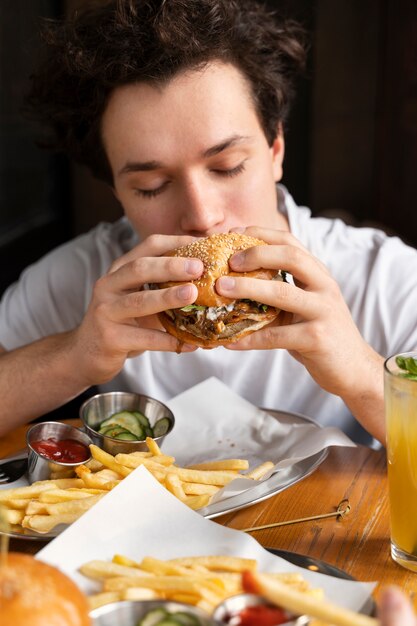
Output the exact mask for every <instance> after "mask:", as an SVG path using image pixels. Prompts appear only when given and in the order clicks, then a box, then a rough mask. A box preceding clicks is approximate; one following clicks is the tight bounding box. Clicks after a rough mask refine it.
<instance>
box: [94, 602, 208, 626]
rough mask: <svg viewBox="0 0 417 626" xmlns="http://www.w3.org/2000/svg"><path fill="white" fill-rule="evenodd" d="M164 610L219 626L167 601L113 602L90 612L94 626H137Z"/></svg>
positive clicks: (199, 613)
mask: <svg viewBox="0 0 417 626" xmlns="http://www.w3.org/2000/svg"><path fill="white" fill-rule="evenodd" d="M159 608H163V609H166V610H167V611H184V612H187V613H191V614H192V615H194V616H195V617H197V618H198V620H199V621H200V624H201V626H218V624H216V622H215V621H214V620H213V619H212V618H211V617H210V616H209V614H208V613H206V612H205V611H202V610H201V609H199V608H197V607H195V606H192V605H191V604H182V603H181V602H169V601H167V600H124V601H122V602H112V603H111V604H105V605H104V606H100V607H99V608H97V609H94V610H92V611H90V617H91V618H92V620H93V624H94V626H115V624H123V626H136V624H137V623H138V622H139V620H140V619H141V618H142V617H144V616H145V615H146V614H147V613H148V611H152V610H153V609H159Z"/></svg>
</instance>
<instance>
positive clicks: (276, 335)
mask: <svg viewBox="0 0 417 626" xmlns="http://www.w3.org/2000/svg"><path fill="white" fill-rule="evenodd" d="M279 324H280V322H279V320H277V322H272V323H271V324H268V326H264V328H261V329H260V330H257V331H256V332H254V333H252V334H250V335H247V337H244V338H243V339H240V340H239V341H236V342H233V343H230V344H227V345H226V346H225V348H227V349H228V350H270V349H271V346H274V347H275V348H279V349H283V350H289V351H294V352H308V351H309V350H310V349H311V348H312V347H314V346H312V345H311V339H310V338H309V333H308V328H307V323H306V322H299V323H297V324H289V325H279Z"/></svg>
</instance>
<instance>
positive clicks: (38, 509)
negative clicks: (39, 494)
mask: <svg viewBox="0 0 417 626" xmlns="http://www.w3.org/2000/svg"><path fill="white" fill-rule="evenodd" d="M25 513H26V515H47V513H48V511H47V510H46V504H44V503H42V502H40V501H39V500H30V501H29V503H28V505H27V507H26V511H25Z"/></svg>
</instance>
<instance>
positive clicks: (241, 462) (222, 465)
mask: <svg viewBox="0 0 417 626" xmlns="http://www.w3.org/2000/svg"><path fill="white" fill-rule="evenodd" d="M248 467H249V461H247V460H245V459H223V460H221V461H206V462H205V463H197V464H195V465H187V469H198V470H220V471H221V470H232V471H235V472H238V471H240V470H247V469H248Z"/></svg>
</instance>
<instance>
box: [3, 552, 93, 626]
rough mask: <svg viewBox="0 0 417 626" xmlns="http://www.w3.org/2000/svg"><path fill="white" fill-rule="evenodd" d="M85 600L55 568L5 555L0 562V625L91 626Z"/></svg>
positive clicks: (32, 559)
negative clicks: (3, 560) (3, 559)
mask: <svg viewBox="0 0 417 626" xmlns="http://www.w3.org/2000/svg"><path fill="white" fill-rule="evenodd" d="M88 613H89V605H88V602H87V598H86V596H85V595H84V594H83V593H82V591H81V590H80V589H79V588H78V587H77V585H76V584H75V583H74V582H73V581H72V580H71V579H70V578H68V577H67V576H66V575H65V574H63V573H62V572H60V571H59V570H58V569H57V568H56V567H52V566H51V565H48V564H47V563H43V562H42V561H38V560H37V559H34V558H33V557H32V556H29V555H28V554H20V553H17V552H9V554H7V556H6V560H5V563H4V564H3V562H0V624H4V625H6V624H10V626H91V624H92V622H91V619H90V617H89V614H88Z"/></svg>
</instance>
